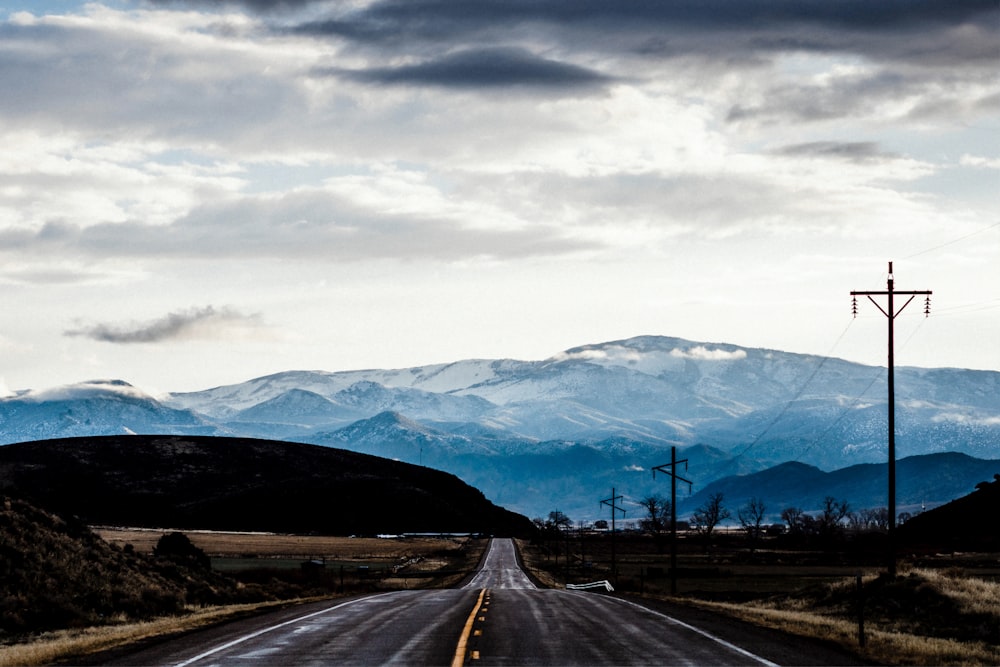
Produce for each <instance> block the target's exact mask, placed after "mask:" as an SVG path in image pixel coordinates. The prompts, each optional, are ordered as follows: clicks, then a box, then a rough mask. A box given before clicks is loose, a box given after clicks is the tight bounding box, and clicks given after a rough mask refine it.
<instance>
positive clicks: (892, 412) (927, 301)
mask: <svg viewBox="0 0 1000 667" xmlns="http://www.w3.org/2000/svg"><path fill="white" fill-rule="evenodd" d="M897 294H898V295H901V296H909V297H910V298H909V299H907V300H906V303H904V304H903V305H902V306H900V307H899V309H898V310H897V309H896V306H895V304H894V301H893V297H894V296H895V295H897ZM931 294H932V292H931V291H930V290H917V291H900V290H897V289H895V287H894V284H893V276H892V262H889V280H888V281H887V283H886V289H885V291H884V292H882V291H876V292H861V291H852V292H851V296H852V297H853V299H852V303H851V310H852V313H853V315H854V317H857V316H858V297H859V296H866V297H868V300H869V301H871V302H872V303H874V304H875V307H876V308H878V309H879V310H880V311H882V314H883V315H885V316H886V318H887V319H888V320H889V375H888V385H889V531H888V539H887V542H888V545H887V548H888V555H887V557H888V568H889V576H890V577H895V576H896V542H895V540H896V392H895V386H894V379H893V375H894V373H893V368H894V366H895V355H894V352H893V348H894V344H893V322H894V321H895V320H896V316H897V315H899V314H900V313H902V312H903V309H904V308H906V307H907V306H908V305H910V302H911V301H913V299H914V298H916V297H917V295H924V317H927V316H929V315H930V314H931ZM873 296H888V297H889V298H888V304H887V306H886V307H885V308H883V307H882V305H881V304H880V303H879V302H878V301H876V300H875V299H873V298H872V297H873Z"/></svg>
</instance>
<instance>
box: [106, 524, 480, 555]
mask: <svg viewBox="0 0 1000 667" xmlns="http://www.w3.org/2000/svg"><path fill="white" fill-rule="evenodd" d="M94 532H96V533H97V534H98V535H100V536H101V537H102V538H103V539H104V540H106V541H108V542H110V543H112V544H118V545H121V546H124V545H126V544H131V545H132V546H133V548H135V550H136V551H138V552H139V553H152V551H153V547H154V546H156V542H157V540H159V539H160V537H161V536H163V535H164V534H165V533H168V532H172V531H168V530H153V529H136V528H96V529H95V530H94ZM181 532H184V534H185V535H187V536H188V538H189V539H190V540H191V542H192V543H193V544H194V545H195V546H196V547H198V548H199V549H201V550H202V551H204V552H205V553H206V554H208V555H209V556H211V557H212V558H262V559H268V558H282V559H302V560H305V559H310V558H326V559H327V560H334V561H364V562H371V561H384V562H386V563H390V562H395V561H396V560H399V559H400V558H410V557H416V556H428V555H430V554H434V553H436V552H439V551H441V550H442V549H448V548H453V547H455V546H460V545H462V544H464V543H465V542H467V541H468V538H465V537H449V538H439V537H407V538H377V537H332V536H324V535H281V534H274V533H225V532H214V531H181Z"/></svg>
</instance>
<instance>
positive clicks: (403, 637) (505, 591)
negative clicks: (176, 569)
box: [103, 540, 858, 667]
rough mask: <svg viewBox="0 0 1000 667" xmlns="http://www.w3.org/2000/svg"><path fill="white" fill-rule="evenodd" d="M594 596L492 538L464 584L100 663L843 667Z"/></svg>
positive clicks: (727, 625)
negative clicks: (551, 581)
mask: <svg viewBox="0 0 1000 667" xmlns="http://www.w3.org/2000/svg"><path fill="white" fill-rule="evenodd" d="M681 613H682V612H679V611H677V610H671V609H667V608H661V609H650V608H647V607H645V606H640V605H639V604H636V603H634V602H631V601H629V600H626V599H623V598H619V597H615V596H610V595H605V594H601V593H594V592H576V591H563V590H547V589H546V590H543V589H538V588H536V587H535V585H534V584H532V582H531V581H530V580H529V579H528V577H527V576H526V575H525V574H524V572H523V571H522V570H521V569H520V568H519V567H518V565H517V559H516V555H515V551H514V545H513V542H511V541H510V540H493V541H492V543H491V545H490V550H489V552H488V554H487V556H486V558H485V559H484V563H483V567H482V569H481V570H480V571H479V572H478V573H477V574H476V575H475V577H473V579H472V580H471V581H470V582H469V583H468V584H467V585H466V586H465V587H463V588H461V589H454V590H428V591H396V592H391V593H382V594H377V595H370V596H365V597H358V598H352V599H347V600H338V601H334V602H325V603H319V604H311V605H302V606H297V607H294V608H287V609H284V610H281V611H280V612H274V613H269V614H265V615H261V616H257V617H254V618H252V619H245V620H242V621H238V622H232V623H227V624H224V625H220V626H217V627H214V628H210V629H207V630H203V631H199V632H194V633H190V634H188V635H185V636H183V637H180V638H176V639H173V640H170V641H164V642H160V643H158V644H155V645H151V646H147V647H146V648H144V649H141V650H138V651H135V652H131V653H128V654H125V655H119V656H117V657H116V658H115V659H114V660H110V661H107V662H105V663H103V664H109V665H111V664H114V665H175V666H177V667H181V666H183V667H187V666H188V665H191V666H196V667H211V666H216V665H218V666H239V667H255V666H257V665H261V666H265V665H461V664H464V665H484V666H485V665H776V664H784V665H843V664H858V663H856V662H854V661H853V660H852V659H851V657H850V656H849V655H847V654H843V653H839V652H836V651H829V650H827V649H825V648H824V647H822V646H818V645H816V644H812V643H809V642H797V641H794V640H791V639H789V638H788V637H786V636H784V635H781V634H780V633H774V632H769V631H766V630H758V629H756V628H753V627H752V626H747V625H745V624H737V623H734V622H733V621H729V620H727V619H724V618H722V617H714V616H708V615H700V617H699V618H698V620H697V622H690V619H688V620H685V619H682V618H680V614H681Z"/></svg>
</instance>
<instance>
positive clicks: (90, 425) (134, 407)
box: [0, 380, 218, 444]
mask: <svg viewBox="0 0 1000 667" xmlns="http://www.w3.org/2000/svg"><path fill="white" fill-rule="evenodd" d="M217 431H218V427H217V426H216V425H214V424H212V423H210V422H208V421H206V420H205V419H203V418H202V417H200V416H199V415H196V414H194V413H192V412H191V411H189V410H182V409H176V408H171V407H167V406H165V405H163V404H162V403H160V402H159V401H157V400H156V399H154V398H152V397H151V396H149V395H147V394H145V393H143V392H142V391H140V390H139V389H136V388H135V387H133V386H132V385H130V384H128V383H127V382H122V381H121V380H94V381H91V382H83V383H80V384H77V385H72V386H69V387H60V388H58V389H50V390H45V391H28V392H20V393H18V394H17V395H15V396H11V397H7V398H4V399H0V444H8V443H12V442H23V441H27V440H43V439H49V438H62V437H72V436H83V435H115V434H122V433H126V434H127V433H145V434H151V433H178V434H184V435H195V434H198V435H215V434H216V433H217Z"/></svg>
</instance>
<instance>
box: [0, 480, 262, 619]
mask: <svg viewBox="0 0 1000 667" xmlns="http://www.w3.org/2000/svg"><path fill="white" fill-rule="evenodd" d="M173 556H176V554H173ZM0 591H2V593H3V594H2V597H0V638H7V637H11V636H17V635H21V634H23V633H26V632H39V631H44V630H52V629H56V628H67V627H81V626H87V625H102V624H106V623H120V622H125V621H136V620H143V619H149V618H154V617H156V616H162V615H167V614H177V613H180V612H183V611H184V610H185V609H187V608H189V607H190V606H192V605H207V604H223V603H234V602H250V601H260V600H264V599H269V598H270V597H271V596H270V595H269V594H268V593H266V592H265V591H264V590H263V589H260V588H255V587H252V586H250V587H247V586H238V585H237V584H236V582H235V581H233V580H231V579H229V578H226V577H223V576H221V575H218V574H216V573H213V572H212V571H211V569H210V568H208V567H207V566H206V565H205V564H204V563H203V562H199V560H198V559H196V558H195V559H191V558H184V557H180V558H178V557H171V555H160V556H144V555H141V554H137V553H135V552H134V551H133V550H131V549H128V548H120V547H116V546H112V545H111V544H108V543H107V542H105V541H104V540H102V539H101V538H99V537H98V536H97V535H96V534H94V533H93V532H92V531H91V530H90V529H89V528H88V527H87V526H86V525H84V524H83V523H82V522H81V521H79V520H78V519H72V518H71V519H63V518H61V517H59V516H56V515H55V514H52V513H49V512H47V511H44V510H41V509H39V508H37V507H35V506H33V505H31V504H29V503H27V502H25V501H23V500H19V499H16V498H11V497H2V498H0Z"/></svg>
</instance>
